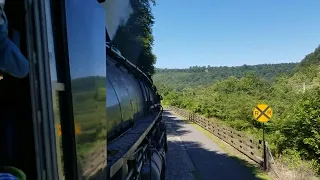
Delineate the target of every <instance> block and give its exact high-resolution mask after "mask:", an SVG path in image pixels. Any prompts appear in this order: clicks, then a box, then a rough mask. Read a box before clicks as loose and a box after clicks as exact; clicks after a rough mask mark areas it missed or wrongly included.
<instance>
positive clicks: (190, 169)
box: [163, 111, 256, 180]
mask: <svg viewBox="0 0 320 180" xmlns="http://www.w3.org/2000/svg"><path fill="white" fill-rule="evenodd" d="M163 118H164V119H165V122H166V125H167V129H168V130H167V133H168V147H169V151H168V154H167V172H166V179H168V180H180V179H181V180H189V179H190V180H191V179H195V180H215V179H217V180H220V179H221V180H252V179H256V178H255V176H254V175H253V174H252V172H251V171H250V170H249V169H248V168H247V167H245V166H244V165H242V164H240V162H239V161H237V160H235V159H233V158H230V157H228V156H227V155H226V154H225V153H224V152H223V150H222V149H221V148H220V147H219V146H218V145H216V144H215V143H214V142H213V141H212V140H211V139H209V138H208V137H207V136H205V135H204V134H203V133H201V132H199V131H198V130H197V129H196V128H195V127H194V126H193V125H191V124H189V123H188V122H187V121H184V120H181V119H180V117H177V116H176V115H174V114H172V113H171V112H169V111H164V113H163Z"/></svg>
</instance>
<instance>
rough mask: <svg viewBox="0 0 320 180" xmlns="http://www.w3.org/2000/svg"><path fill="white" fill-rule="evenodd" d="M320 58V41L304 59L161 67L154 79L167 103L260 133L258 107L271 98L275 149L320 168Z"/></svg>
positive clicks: (291, 160) (270, 137) (288, 160)
mask: <svg viewBox="0 0 320 180" xmlns="http://www.w3.org/2000/svg"><path fill="white" fill-rule="evenodd" d="M319 63H320V48H319V47H318V48H317V49H316V50H315V51H314V52H312V53H310V54H308V55H307V56H306V57H305V58H304V59H303V60H302V61H301V63H299V64H279V65H257V66H242V67H229V68H228V67H216V68H215V67H212V68H207V69H208V72H205V69H206V68H204V67H203V68H200V67H192V68H190V69H188V70H159V72H158V73H157V74H156V75H155V76H154V81H155V83H156V84H157V85H158V89H159V91H160V93H161V94H162V96H163V97H164V100H163V104H166V105H171V106H176V107H180V108H185V109H188V110H190V111H193V112H196V113H199V114H203V115H205V116H207V117H209V118H212V119H214V120H217V121H221V122H222V123H225V124H227V125H229V126H232V127H234V128H236V129H237V130H240V131H244V132H246V133H247V134H250V135H252V136H255V137H260V138H261V136H262V133H261V127H262V126H261V123H258V122H256V121H255V120H253V117H252V111H253V108H254V107H255V105H256V104H258V103H266V104H269V105H270V106H271V107H272V108H273V117H272V119H271V120H270V121H269V122H268V123H267V124H266V139H267V141H268V143H269V144H270V146H271V148H272V152H273V154H274V155H276V157H277V158H279V159H281V161H284V162H285V164H287V165H289V166H290V167H293V168H294V167H295V168H297V167H299V168H301V167H303V168H304V169H306V170H307V169H313V170H314V171H317V172H318V173H320V168H319V167H320V89H319V84H320V74H319V72H320V68H319ZM269 72H270V73H269ZM165 73H167V74H165ZM206 74H207V75H206ZM194 81H199V82H194ZM195 85H206V86H202V87H196V86H195ZM182 88H183V89H182Z"/></svg>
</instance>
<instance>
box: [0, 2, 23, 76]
mask: <svg viewBox="0 0 320 180" xmlns="http://www.w3.org/2000/svg"><path fill="white" fill-rule="evenodd" d="M4 4H5V0H0V72H1V71H2V72H4V73H8V74H9V75H11V76H14V77H16V78H24V77H26V76H27V75H28V73H29V64H28V61H27V59H26V58H25V57H24V55H23V54H22V53H21V52H20V49H19V48H18V47H17V46H16V45H15V44H14V43H13V42H12V41H11V40H10V39H9V37H8V20H7V17H6V14H5V12H4Z"/></svg>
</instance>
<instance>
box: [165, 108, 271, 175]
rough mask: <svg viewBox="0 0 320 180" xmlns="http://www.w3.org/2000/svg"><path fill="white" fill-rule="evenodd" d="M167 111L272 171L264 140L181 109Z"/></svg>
mask: <svg viewBox="0 0 320 180" xmlns="http://www.w3.org/2000/svg"><path fill="white" fill-rule="evenodd" d="M167 109H169V110H172V111H174V112H176V113H177V114H179V115H180V116H182V117H184V118H186V119H187V120H189V121H192V122H194V123H196V124H198V125H199V126H201V127H202V128H204V129H205V130H207V131H209V132H210V133H212V134H213V135H215V136H217V137H218V138H220V139H222V140H223V141H225V142H226V143H228V144H230V145H231V146H233V147H234V148H236V149H237V150H238V151H240V152H241V153H243V154H245V155H246V156H247V157H249V158H250V159H252V160H253V161H255V162H256V163H258V164H259V165H260V166H262V167H264V169H265V170H267V171H268V170H269V169H270V167H271V162H270V161H269V160H272V155H271V153H270V150H269V147H268V144H267V143H265V144H266V148H264V147H263V142H262V140H256V139H253V138H251V137H249V136H248V135H245V134H243V133H241V132H239V131H237V130H234V129H232V128H231V127H228V126H225V125H222V124H220V123H218V122H215V121H212V120H209V119H207V118H204V117H202V116H200V115H198V114H195V113H192V112H188V111H186V110H183V109H180V108H176V107H168V108H167ZM264 154H266V158H264ZM265 161H266V162H265Z"/></svg>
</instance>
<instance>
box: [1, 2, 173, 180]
mask: <svg viewBox="0 0 320 180" xmlns="http://www.w3.org/2000/svg"><path fill="white" fill-rule="evenodd" d="M101 2H102V1H100V2H97V1H95V0H91V1H88V0H64V1H56V0H15V1H7V2H6V5H5V12H6V14H7V18H8V22H10V23H9V38H10V39H12V40H14V43H15V44H16V45H17V47H18V48H19V49H20V50H21V52H22V53H23V54H24V55H25V56H26V57H27V59H28V60H29V69H30V71H29V75H28V76H27V77H25V78H22V79H19V80H17V79H16V78H14V77H10V76H6V75H4V78H3V79H2V80H1V81H0V95H1V97H0V98H1V101H2V103H1V107H0V116H1V118H0V127H4V129H5V131H6V133H4V134H1V136H2V135H3V137H1V139H0V140H1V145H3V146H1V148H0V150H1V151H0V166H14V167H16V168H19V169H21V170H22V171H23V172H24V173H25V174H26V177H27V179H38V180H44V179H47V180H56V179H66V180H78V179H112V180H113V179H120V180H123V179H128V180H129V179H142V180H144V179H146V180H147V179H152V180H156V179H159V180H160V179H161V180H163V179H165V168H166V161H165V159H166V158H165V155H166V152H167V150H168V148H167V135H166V126H165V124H164V123H163V122H162V107H161V99H162V98H161V96H160V95H159V94H158V93H157V88H156V87H155V86H154V84H153V82H152V79H151V77H150V76H149V75H146V74H145V73H143V72H142V71H141V70H140V69H139V68H137V67H136V66H135V65H133V64H132V63H130V61H129V60H127V59H126V58H125V57H123V56H122V55H121V53H120V51H119V50H117V49H116V48H115V47H113V46H112V45H111V44H110V43H109V41H108V32H107V30H106V27H107V25H106V20H105V15H106V14H107V13H108V12H105V10H104V8H103V7H102V6H101V5H100V4H99V3H101ZM9 112H10V113H9ZM4 114H5V115H6V116H5V117H4V116H2V115H4ZM7 117H9V118H7ZM2 147H4V148H2Z"/></svg>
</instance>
